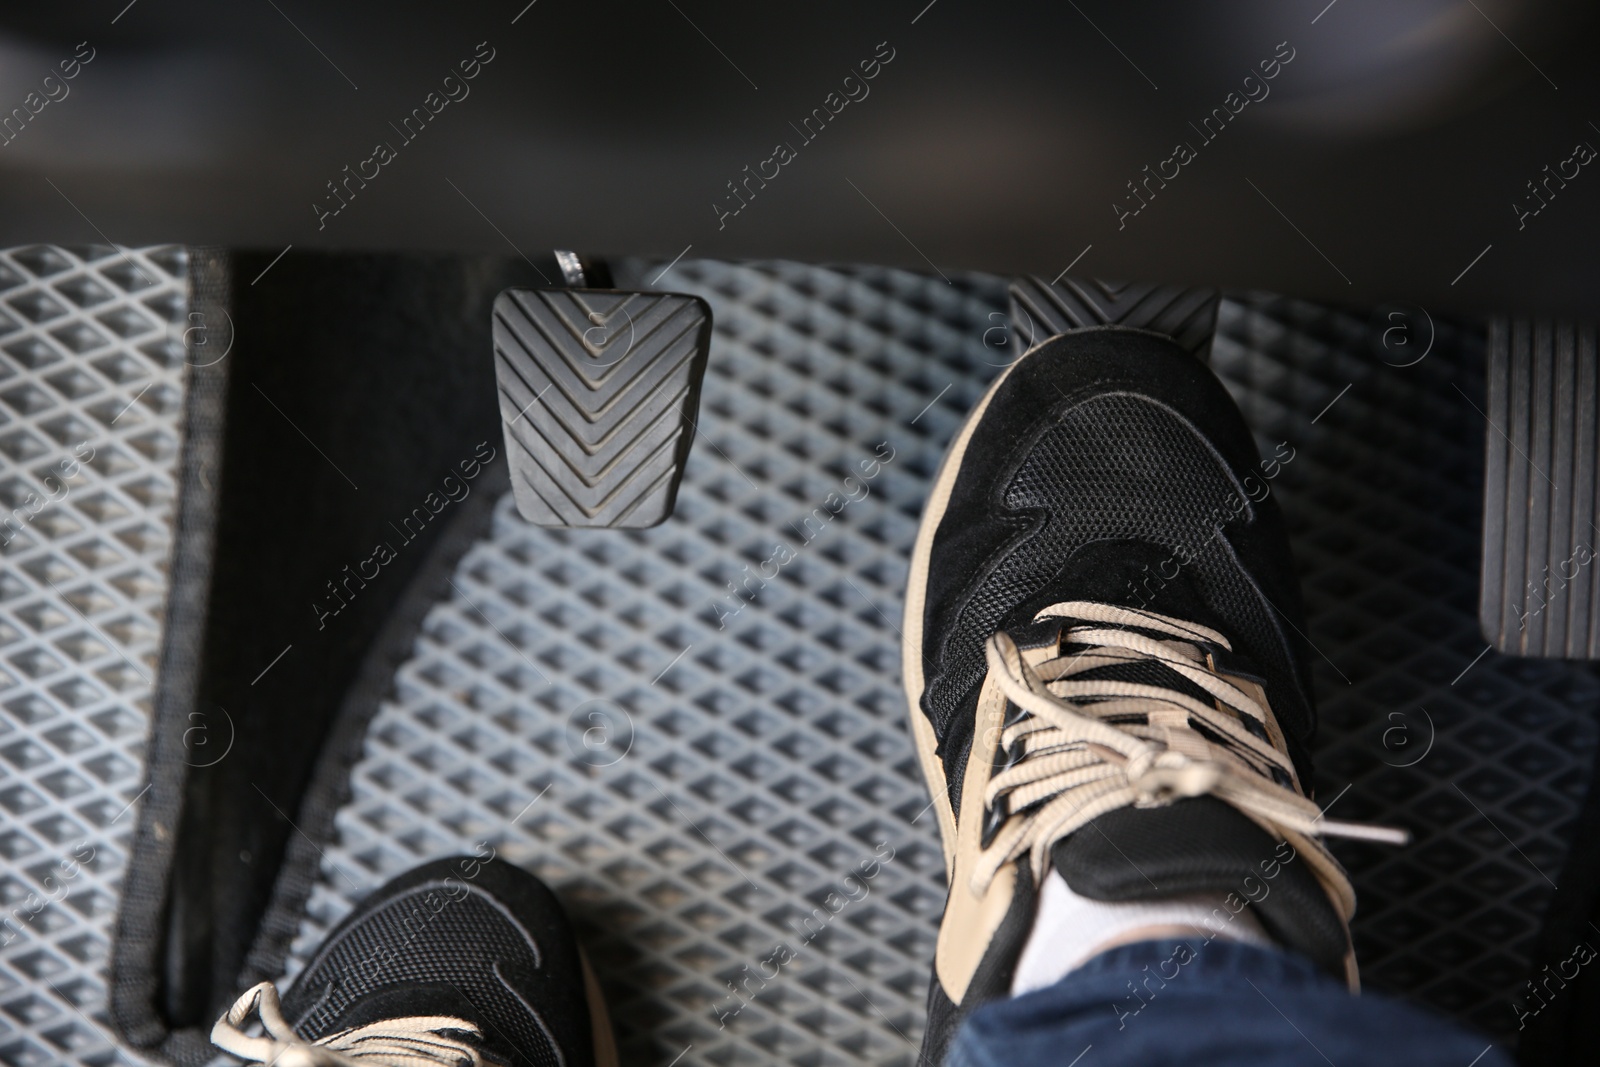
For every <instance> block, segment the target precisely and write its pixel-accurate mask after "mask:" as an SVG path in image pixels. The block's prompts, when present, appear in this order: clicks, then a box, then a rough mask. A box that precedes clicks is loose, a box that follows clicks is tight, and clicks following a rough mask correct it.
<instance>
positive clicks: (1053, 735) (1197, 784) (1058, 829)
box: [972, 601, 1409, 919]
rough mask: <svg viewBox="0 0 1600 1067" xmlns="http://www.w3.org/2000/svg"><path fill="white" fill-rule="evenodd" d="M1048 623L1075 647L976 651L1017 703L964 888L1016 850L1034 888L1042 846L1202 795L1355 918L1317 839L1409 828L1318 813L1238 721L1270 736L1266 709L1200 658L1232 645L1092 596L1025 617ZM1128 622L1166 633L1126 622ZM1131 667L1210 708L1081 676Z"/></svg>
mask: <svg viewBox="0 0 1600 1067" xmlns="http://www.w3.org/2000/svg"><path fill="white" fill-rule="evenodd" d="M1047 618H1065V619H1070V620H1072V622H1071V623H1070V624H1068V626H1067V627H1066V628H1064V629H1063V631H1062V634H1061V642H1060V644H1061V645H1062V646H1068V645H1071V646H1074V647H1075V648H1076V649H1077V651H1073V652H1060V651H1058V652H1056V653H1054V654H1049V653H1046V654H1044V655H1043V656H1039V655H1032V656H1030V655H1028V654H1026V653H1024V652H1023V651H1021V650H1019V649H1018V648H1017V645H1016V643H1015V642H1014V641H1012V639H1011V637H1010V636H1009V635H1008V634H1005V633H997V634H995V635H994V636H993V637H991V638H990V639H989V642H988V645H987V647H986V649H985V654H986V656H987V659H988V664H989V675H988V682H986V684H988V683H989V682H992V683H996V684H998V686H999V688H1000V690H1001V692H1002V693H1003V694H1004V696H1005V698H1006V699H1007V700H1009V701H1010V703H1011V705H1013V706H1012V707H1010V708H1008V714H1007V717H1006V721H1005V724H1004V726H1003V727H1002V732H1001V737H1000V756H999V757H998V759H997V767H996V771H995V773H994V775H993V777H991V778H990V780H989V786H988V789H987V790H986V791H985V793H984V798H983V799H984V805H985V809H986V820H985V828H984V837H985V840H984V842H983V852H982V858H981V859H980V860H979V863H978V865H977V867H976V868H975V870H974V872H973V876H972V889H973V891H974V892H977V893H979V894H981V893H983V892H984V891H985V890H986V889H987V888H988V886H989V883H990V882H991V881H992V880H993V879H994V877H995V875H996V874H997V873H998V872H999V871H1000V870H1001V868H1003V867H1004V866H1005V865H1006V864H1008V863H1011V862H1013V861H1015V860H1017V859H1019V858H1020V857H1022V856H1024V855H1026V856H1027V857H1028V859H1029V862H1030V863H1031V865H1032V868H1033V875H1034V879H1035V884H1037V883H1038V880H1039V879H1041V878H1043V876H1044V873H1045V870H1046V867H1047V864H1048V859H1049V853H1050V847H1051V846H1052V845H1053V844H1055V842H1057V841H1059V840H1060V839H1061V838H1063V837H1065V836H1067V835H1068V834H1070V833H1072V832H1073V831H1074V830H1077V829H1079V828H1081V827H1083V826H1085V825H1087V824H1088V823H1089V822H1090V821H1091V820H1093V819H1095V818H1097V817H1098V816H1100V815H1103V814H1105V813H1106V812H1108V811H1114V810H1116V809H1118V808H1123V807H1128V806H1130V805H1132V806H1135V807H1158V806H1161V805H1165V804H1170V803H1172V802H1173V801H1174V800H1178V799H1180V798H1182V797H1197V796H1202V795H1206V794H1209V795H1211V796H1215V797H1217V798H1218V799H1220V800H1223V801H1225V802H1227V803H1228V804H1231V805H1232V806H1233V807H1235V808H1237V809H1238V810H1239V811H1241V812H1243V813H1244V814H1245V815H1246V816H1248V817H1249V818H1251V819H1252V820H1254V821H1255V822H1256V823H1258V824H1259V825H1261V826H1262V827H1263V828H1264V829H1266V830H1267V831H1268V832H1269V833H1271V834H1273V835H1274V836H1275V837H1279V838H1282V839H1284V840H1287V841H1289V842H1290V844H1292V845H1293V846H1294V847H1295V849H1296V851H1297V852H1300V853H1302V854H1303V855H1305V857H1306V858H1307V860H1308V861H1309V862H1310V864H1311V867H1312V869H1313V871H1314V872H1315V874H1316V875H1317V877H1318V880H1319V881H1321V882H1322V884H1323V885H1324V887H1326V888H1327V889H1328V891H1329V893H1330V895H1331V896H1332V897H1333V899H1334V901H1335V903H1336V906H1337V907H1338V908H1339V910H1340V911H1341V912H1342V913H1343V914H1344V916H1345V918H1346V919H1348V918H1349V916H1350V915H1352V914H1353V913H1354V911H1355V893H1354V891H1353V890H1352V889H1351V887H1350V882H1349V879H1348V878H1347V877H1346V876H1345V874H1344V871H1343V869H1342V868H1341V867H1340V866H1339V864H1338V861H1336V860H1335V859H1334V858H1333V856H1332V855H1331V854H1330V853H1329V852H1328V851H1327V849H1326V848H1325V847H1323V845H1322V843H1321V842H1320V841H1318V840H1316V838H1317V837H1318V836H1340V837H1353V838H1361V839H1364V840H1369V841H1384V842H1389V843H1392V844H1405V842H1406V841H1407V839H1408V836H1409V835H1407V834H1406V832H1405V831H1404V830H1396V829H1391V828H1388V827H1378V826H1368V825H1364V824H1360V823H1347V822H1337V821H1335V820H1332V819H1326V818H1323V815H1322V812H1321V810H1320V809H1319V808H1318V807H1317V805H1316V804H1314V803H1313V802H1312V801H1311V800H1309V799H1308V798H1306V797H1305V796H1304V795H1302V794H1301V793H1300V792H1299V790H1298V789H1296V788H1295V784H1296V781H1297V779H1296V775H1295V770H1294V766H1293V764H1292V763H1291V761H1290V760H1289V757H1288V756H1287V755H1286V754H1284V753H1282V752H1280V751H1278V749H1277V748H1276V747H1274V746H1273V745H1272V744H1271V743H1269V742H1267V741H1264V740H1262V739H1261V737H1260V736H1258V735H1257V733H1255V732H1252V731H1251V730H1250V729H1248V728H1246V726H1245V725H1244V723H1245V722H1246V721H1249V722H1253V723H1255V724H1257V725H1258V727H1259V729H1260V732H1261V733H1263V734H1265V735H1267V736H1269V737H1271V736H1274V733H1275V730H1276V724H1275V723H1274V722H1272V720H1271V719H1270V714H1271V713H1270V712H1269V711H1268V710H1267V709H1266V708H1264V707H1263V706H1262V705H1261V703H1260V702H1259V701H1258V700H1256V698H1255V697H1253V696H1252V695H1250V694H1249V693H1247V692H1245V691H1244V690H1243V689H1241V688H1240V687H1239V686H1237V685H1235V684H1233V683H1232V682H1230V681H1228V680H1227V679H1226V678H1224V677H1223V676H1222V675H1221V674H1220V673H1219V672H1218V671H1216V670H1214V669H1212V667H1211V666H1210V664H1208V662H1207V658H1206V652H1205V646H1207V645H1210V646H1214V647H1217V648H1221V649H1225V650H1227V651H1229V652H1231V651H1232V646H1231V645H1230V644H1229V643H1228V641H1227V639H1226V638H1225V637H1223V636H1222V635H1221V634H1219V633H1217V632H1216V631H1215V630H1211V629H1208V628H1207V627H1204V626H1198V625H1196V624H1194V623H1189V622H1184V621H1182V620H1180V619H1175V618H1172V617H1170V616H1167V615H1159V614H1157V613H1155V612H1151V611H1142V610H1134V609H1131V608H1124V607H1118V606H1115V605H1111V604H1101V603H1096V602H1092V601H1069V602H1066V603H1061V604H1055V605H1053V606H1051V607H1048V608H1045V609H1044V610H1043V611H1041V612H1039V613H1038V615H1036V616H1035V621H1038V620H1042V619H1047ZM1130 626H1131V627H1138V628H1139V629H1140V630H1144V631H1149V632H1153V633H1159V634H1164V635H1166V639H1157V638H1154V637H1149V636H1146V635H1145V634H1143V633H1137V632H1134V631H1132V630H1129V629H1124V627H1130ZM1030 660H1032V661H1033V662H1030ZM1139 663H1159V664H1161V665H1163V666H1165V667H1167V668H1168V669H1170V670H1171V671H1173V672H1175V673H1176V674H1178V675H1180V676H1182V677H1183V678H1184V679H1186V680H1187V681H1189V682H1191V683H1193V684H1194V685H1195V686H1197V687H1198V688H1199V689H1200V690H1202V691H1203V692H1205V693H1207V694H1209V695H1210V696H1211V697H1212V698H1213V699H1214V703H1206V702H1204V701H1201V700H1197V699H1195V698H1194V697H1193V696H1191V695H1189V694H1188V693H1185V692H1182V691H1180V690H1178V689H1175V688H1169V687H1167V686H1161V685H1149V684H1142V683H1138V682H1131V681H1119V680H1115V679H1106V678H1086V677H1084V675H1086V674H1088V673H1089V672H1091V671H1094V670H1096V669H1097V668H1102V667H1107V666H1111V665H1116V664H1139ZM1197 727H1198V728H1197ZM1202 730H1203V731H1204V732H1202ZM1208 735H1209V736H1208ZM1284 783H1287V784H1284Z"/></svg>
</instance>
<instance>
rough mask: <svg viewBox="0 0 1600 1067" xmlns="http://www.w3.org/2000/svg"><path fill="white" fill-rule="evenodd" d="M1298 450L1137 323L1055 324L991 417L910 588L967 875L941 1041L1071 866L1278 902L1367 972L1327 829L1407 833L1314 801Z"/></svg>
mask: <svg viewBox="0 0 1600 1067" xmlns="http://www.w3.org/2000/svg"><path fill="white" fill-rule="evenodd" d="M1293 459H1294V452H1293V449H1292V448H1291V447H1290V446H1289V445H1287V444H1285V445H1282V446H1280V447H1279V448H1278V450H1277V455H1275V457H1274V458H1273V459H1271V460H1269V461H1267V462H1261V461H1260V458H1259V455H1258V453H1257V451H1256V447H1255V444H1254V442H1253V441H1252V439H1251V436H1250V433H1249V431H1248V429H1246V427H1245V424H1244V420H1243V418H1242V417H1241V416H1240V414H1239V411H1238V409H1237V408H1236V407H1235V406H1234V403H1233V401H1232V399H1231V398H1230V397H1229V396H1228V393H1227V391H1226V390H1225V389H1224V388H1223V386H1222V384H1221V383H1220V382H1219V381H1217V379H1216V378H1215V376H1213V375H1212V374H1211V372H1210V371H1209V370H1208V369H1207V368H1206V367H1204V366H1203V365H1202V364H1200V363H1199V362H1198V361H1197V360H1196V359H1195V358H1194V357H1193V356H1191V355H1190V354H1189V353H1188V352H1187V351H1185V350H1184V349H1182V348H1180V347H1179V346H1178V345H1177V344H1175V343H1174V342H1173V341H1171V340H1169V339H1167V338H1165V337H1163V336H1160V335H1157V334H1153V333H1149V332H1145V331H1141V330H1134V329H1128V328H1124V327H1101V328H1094V329H1087V330H1081V331H1075V332H1072V333H1069V334H1064V335H1062V336H1058V337H1055V338H1052V339H1050V340H1049V341H1046V342H1044V343H1043V344H1041V345H1039V346H1037V347H1036V348H1034V349H1033V350H1032V351H1030V352H1029V353H1028V354H1026V355H1025V356H1023V357H1022V358H1021V359H1019V360H1018V361H1017V363H1015V364H1014V365H1013V366H1011V367H1010V368H1008V369H1007V370H1006V372H1005V373H1004V374H1003V375H1002V376H1001V377H1000V378H999V380H997V381H996V382H995V383H994V385H993V386H991V387H990V389H989V391H988V392H987V394H986V395H985V396H984V397H983V399H982V400H981V401H980V402H979V403H978V406H977V408H976V409H975V410H974V411H973V412H972V414H971V415H970V416H969V417H968V419H967V422H966V424H965V426H963V427H962V429H961V432H960V434H959V435H958V436H957V437H956V439H955V441H954V443H953V444H952V445H951V447H950V451H949V453H948V455H947V456H946V457H945V460H944V465H943V467H942V468H941V469H940V472H939V476H938V478H937V479H936V480H935V482H934V487H933V492H932V495H931V497H930V498H929V502H928V505H927V510H926V513H925V515H924V516H923V519H922V528H921V531H920V533H919V534H918V537H917V544H916V549H915V553H914V555H913V556H912V561H911V573H910V577H909V580H908V589H907V593H906V616H905V629H904V634H905V648H904V653H903V670H904V672H905V677H906V687H907V692H908V696H909V701H910V713H911V723H912V729H913V733H914V735H915V738H916V741H917V747H918V751H919V755H920V758H921V761H922V768H923V773H924V775H925V776H926V777H927V780H928V785H929V789H930V791H931V793H932V795H933V806H934V807H935V808H936V809H937V811H938V814H939V824H940V830H941V832H942V834H943V838H944V849H945V863H946V870H947V873H948V875H949V880H950V895H949V899H948V903H947V905H946V908H945V913H944V918H943V920H942V922H941V925H940V930H939V939H938V948H937V952H936V956H935V964H934V977H933V980H932V982H931V983H930V989H929V1014H928V1027H927V1036H926V1037H925V1039H924V1060H925V1061H926V1062H928V1063H932V1064H938V1063H941V1062H943V1059H944V1054H945V1050H946V1048H947V1047H948V1044H949V1042H950V1040H951V1039H952V1038H953V1036H954V1032H955V1028H956V1026H957V1024H958V1023H959V1022H960V1020H961V1019H962V1018H964V1017H965V1015H966V1014H967V1013H968V1012H970V1011H971V1010H972V1009H973V1008H975V1007H977V1006H978V1005H979V1004H981V1003H983V1002H984V1001H986V1000H989V999H991V998H995V997H1002V996H1006V995H1008V994H1009V991H1010V986H1011V980H1012V975H1013V972H1014V969H1015V966H1016V962H1017V958H1018V955H1019V953H1020V952H1021V950H1022V947H1023V944H1024V943H1025V941H1026V939H1027V936H1028V934H1029V932H1030V931H1031V929H1032V925H1033V918H1034V913H1035V901H1036V894H1037V888H1038V886H1039V885H1040V884H1041V880H1042V879H1043V878H1044V877H1045V875H1046V874H1047V873H1048V872H1049V871H1050V870H1051V869H1052V868H1054V869H1055V870H1056V871H1059V872H1060V873H1061V875H1062V876H1063V877H1064V878H1065V880H1066V882H1067V884H1068V885H1069V886H1070V887H1071V888H1072V889H1073V891H1074V892H1076V893H1079V894H1081V895H1083V896H1086V897H1090V898H1093V899H1097V900H1107V901H1137V900H1152V899H1162V898H1166V897H1171V896H1179V895H1186V894H1193V893H1211V894H1228V893H1233V894H1237V897H1236V899H1237V900H1238V901H1239V907H1240V908H1242V907H1244V906H1245V901H1246V900H1247V899H1248V900H1251V901H1256V900H1257V898H1259V902H1253V903H1251V904H1250V905H1249V906H1250V907H1252V908H1253V909H1254V911H1255V914H1256V917H1257V918H1259V919H1260V921H1261V923H1262V925H1263V926H1264V927H1265V928H1266V930H1267V932H1268V933H1269V934H1270V935H1271V936H1272V937H1273V938H1274V939H1275V940H1276V941H1277V942H1278V943H1279V944H1281V945H1283V946H1285V947H1287V948H1290V949H1293V950H1296V951H1299V952H1302V953H1304V954H1305V955H1307V956H1309V957H1311V958H1312V959H1313V960H1315V961H1316V962H1317V963H1318V964H1320V965H1321V966H1322V967H1324V968H1326V969H1327V970H1328V971H1330V972H1333V973H1335V974H1337V975H1339V976H1340V977H1341V978H1347V979H1349V980H1350V981H1352V982H1353V981H1354V978H1355V969H1354V959H1353V956H1352V954H1351V952H1350V938H1349V928H1348V921H1349V918H1350V915H1351V914H1352V913H1353V911H1354V907H1355V900H1354V895H1353V893H1352V891H1351V889H1350V884H1349V882H1348V880H1347V879H1346V878H1345V875H1344V873H1343V871H1342V870H1341V869H1340V867H1339V865H1338V863H1337V862H1335V861H1334V859H1333V858H1332V856H1331V855H1329V854H1328V852H1327V850H1326V849H1325V848H1324V847H1323V846H1322V845H1321V843H1320V842H1319V841H1317V839H1316V835H1318V834H1326V833H1336V832H1344V833H1351V834H1355V835H1358V836H1369V837H1374V838H1377V839H1380V840H1392V839H1394V838H1395V836H1396V834H1395V833H1394V832H1383V831H1366V830H1365V829H1364V828H1358V827H1350V826H1348V825H1346V824H1336V823H1332V822H1330V821H1328V820H1324V819H1322V818H1321V813H1320V811H1319V810H1318V808H1317V806H1316V805H1315V804H1313V803H1312V802H1311V800H1310V788H1311V766H1310V761H1309V758H1308V744H1309V741H1310V739H1311V734H1312V731H1313V728H1314V725H1315V713H1314V710H1313V706H1312V701H1311V687H1310V678H1309V673H1308V671H1307V667H1306V663H1305V657H1304V652H1303V640H1302V638H1301V636H1300V631H1302V630H1303V629H1304V623H1303V621H1302V613H1301V607H1300V596H1299V590H1298V586H1297V583H1296V580H1295V574H1294V568H1293V563H1292V560H1291V558H1290V554H1289V546H1288V540H1287V537H1286V535H1285V532H1284V528H1283V523H1282V520H1281V519H1280V517H1279V515H1278V512H1277V508H1276V506H1275V504H1274V502H1273V500H1272V499H1271V491H1270V482H1271V479H1272V478H1273V477H1275V476H1276V475H1277V474H1278V473H1279V471H1280V470H1281V469H1282V467H1283V466H1284V465H1285V464H1288V463H1292V462H1293ZM1263 886H1266V887H1267V888H1266V889H1265V890H1262V889H1261V887H1263ZM1252 887H1255V888H1254V889H1252ZM1229 899H1235V898H1229Z"/></svg>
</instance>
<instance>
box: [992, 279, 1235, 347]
mask: <svg viewBox="0 0 1600 1067" xmlns="http://www.w3.org/2000/svg"><path fill="white" fill-rule="evenodd" d="M1219 299H1220V297H1219V296H1218V293H1217V291H1216V290H1215V289H1185V288H1182V287H1180V286H1175V285H1147V284H1142V283H1136V282H1102V281H1091V280H1089V279H1084V278H1060V279H1057V280H1056V281H1054V282H1047V281H1045V280H1044V279H1043V278H1037V277H1032V276H1029V277H1025V278H1018V279H1017V280H1016V281H1013V282H1012V283H1011V327H1012V329H1013V330H1015V331H1016V332H1017V336H1018V338H1019V340H1020V341H1021V344H1022V349H1021V350H1020V351H1026V350H1027V349H1029V348H1032V347H1033V346H1034V345H1036V344H1038V343H1039V342H1040V341H1043V340H1045V339H1046V338H1049V337H1054V336H1055V335H1056V334H1058V333H1066V332H1067V331H1068V330H1077V329H1081V328H1082V327H1085V326H1104V325H1107V324H1110V323H1116V324H1118V325H1121V326H1138V327H1142V328H1143V329H1147V330H1154V331H1155V332H1156V333H1164V334H1166V335H1167V336H1168V337H1171V338H1173V339H1174V340H1176V341H1177V342H1178V343H1179V344H1180V345H1182V346H1183V347H1185V348H1187V349H1188V350H1189V351H1190V352H1193V353H1194V354H1195V355H1196V356H1197V357H1199V358H1200V359H1205V358H1206V357H1207V355H1208V353H1209V352H1210V349H1211V336H1212V334H1214V333H1215V332H1216V328H1217V303H1218V301H1219Z"/></svg>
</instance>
